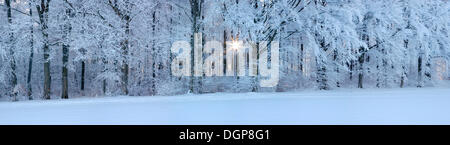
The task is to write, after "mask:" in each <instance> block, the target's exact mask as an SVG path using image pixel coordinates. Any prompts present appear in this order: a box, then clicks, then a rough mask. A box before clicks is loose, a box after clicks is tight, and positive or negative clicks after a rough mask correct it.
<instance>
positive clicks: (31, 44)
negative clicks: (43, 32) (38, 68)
mask: <svg viewBox="0 0 450 145" xmlns="http://www.w3.org/2000/svg"><path fill="white" fill-rule="evenodd" d="M28 5H29V7H30V13H29V14H30V23H31V24H30V37H31V38H30V57H29V58H28V75H27V90H28V92H27V96H28V100H33V96H32V94H33V90H32V86H31V72H32V71H33V57H34V30H33V10H32V9H31V8H32V7H31V1H30V2H28Z"/></svg>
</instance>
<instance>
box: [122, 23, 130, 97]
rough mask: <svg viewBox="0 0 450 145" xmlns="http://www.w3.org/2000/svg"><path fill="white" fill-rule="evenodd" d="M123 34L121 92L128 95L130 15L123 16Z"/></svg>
mask: <svg viewBox="0 0 450 145" xmlns="http://www.w3.org/2000/svg"><path fill="white" fill-rule="evenodd" d="M125 21H126V24H125V35H126V39H125V41H124V42H123V46H122V56H123V60H122V69H121V71H122V78H121V79H122V92H123V93H124V94H125V95H128V71H129V66H128V60H127V59H128V50H129V37H130V21H131V19H130V17H128V16H126V17H125Z"/></svg>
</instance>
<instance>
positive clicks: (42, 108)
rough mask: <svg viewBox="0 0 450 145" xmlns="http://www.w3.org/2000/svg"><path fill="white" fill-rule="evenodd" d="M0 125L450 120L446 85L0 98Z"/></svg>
mask: <svg viewBox="0 0 450 145" xmlns="http://www.w3.org/2000/svg"><path fill="white" fill-rule="evenodd" d="M0 124H218V125H221V124H269V125H270V124H450V88H422V89H417V88H407V89H364V90H350V89H343V90H334V91H303V92H288V93H244V94H224V93H216V94H204V95H183V96H161V97H105V98H81V99H70V100H50V101H43V100H36V101H22V102H0Z"/></svg>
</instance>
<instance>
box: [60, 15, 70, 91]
mask: <svg viewBox="0 0 450 145" xmlns="http://www.w3.org/2000/svg"><path fill="white" fill-rule="evenodd" d="M71 15H72V12H71V10H70V9H69V8H67V9H66V16H65V17H64V19H65V21H66V22H65V23H66V24H65V25H64V27H63V33H64V34H63V35H64V36H63V38H64V41H67V39H68V38H67V37H68V35H69V33H70V31H71V29H72V28H71V24H70V20H69V19H68V18H69V17H71ZM66 43H68V42H64V44H63V45H62V53H63V54H62V56H63V57H62V64H63V67H62V77H61V78H62V82H61V84H62V86H61V88H62V92H61V98H62V99H69V80H68V75H67V74H68V70H67V65H68V61H69V47H70V46H69V44H66Z"/></svg>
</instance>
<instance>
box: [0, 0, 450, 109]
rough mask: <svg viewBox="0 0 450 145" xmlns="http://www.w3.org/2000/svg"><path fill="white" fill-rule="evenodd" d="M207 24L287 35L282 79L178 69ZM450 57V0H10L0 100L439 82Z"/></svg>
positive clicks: (222, 34)
mask: <svg viewBox="0 0 450 145" xmlns="http://www.w3.org/2000/svg"><path fill="white" fill-rule="evenodd" d="M196 33H201V34H202V39H203V40H204V41H209V40H216V41H219V42H226V41H230V40H241V41H252V42H256V43H258V42H262V41H267V42H269V43H268V44H270V42H273V41H277V42H279V51H280V52H279V60H280V64H279V65H280V68H279V74H280V78H279V82H278V85H276V86H275V87H261V86H259V85H258V82H259V81H260V80H261V78H262V77H261V76H260V75H259V74H258V75H257V76H220V77H219V76H216V77H205V76H192V77H186V76H182V77H179V76H173V75H171V63H172V60H173V59H174V57H176V55H177V54H176V53H172V52H171V46H172V44H173V43H174V42H176V41H188V42H190V44H191V45H192V46H193V45H194V43H195V42H194V37H195V36H194V34H196ZM224 45H226V43H224ZM255 47H258V46H257V45H255ZM256 49H258V50H259V49H260V48H256ZM224 55H225V56H226V54H224ZM245 56H246V57H248V55H245ZM449 57H450V1H449V0H0V90H1V91H0V100H13V101H15V100H28V99H56V98H64V99H66V98H74V97H80V96H92V97H93V96H117V95H129V96H156V95H178V94H186V93H193V94H202V93H215V92H233V93H241V92H242V93H243V92H285V91H294V90H303V89H317V90H332V89H336V88H350V89H359V88H404V87H433V86H442V85H445V84H446V82H447V81H448V80H449V79H450V75H449V74H450V73H448V70H449V69H448V68H449V66H450V62H449V60H450V59H449ZM223 59H224V61H223V62H224V63H227V62H230V61H227V57H224V58H223ZM245 60H247V61H248V58H247V59H245ZM246 64H248V63H246Z"/></svg>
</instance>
